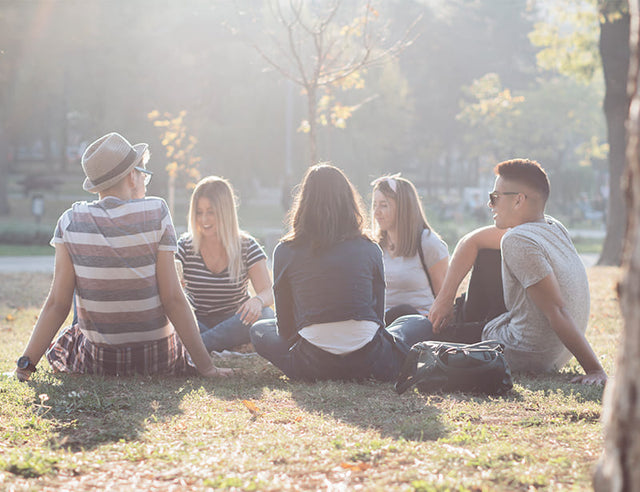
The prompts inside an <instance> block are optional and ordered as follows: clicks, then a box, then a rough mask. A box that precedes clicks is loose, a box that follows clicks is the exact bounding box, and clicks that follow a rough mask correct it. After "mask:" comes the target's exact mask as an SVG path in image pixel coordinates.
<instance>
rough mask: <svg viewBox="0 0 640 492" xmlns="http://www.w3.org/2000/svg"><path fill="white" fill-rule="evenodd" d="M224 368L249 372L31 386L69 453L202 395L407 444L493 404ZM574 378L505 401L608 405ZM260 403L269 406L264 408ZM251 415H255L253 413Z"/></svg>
mask: <svg viewBox="0 0 640 492" xmlns="http://www.w3.org/2000/svg"><path fill="white" fill-rule="evenodd" d="M220 365H231V366H234V367H240V368H242V369H243V370H244V373H243V374H241V375H239V376H235V377H232V378H229V379H225V380H206V379H202V378H198V377H194V378H178V377H174V378H158V377H142V376H139V377H131V378H116V377H101V376H71V375H66V374H51V373H46V372H45V373H41V374H40V375H39V376H38V377H37V378H36V380H35V381H32V382H30V383H28V384H30V385H33V388H34V390H35V392H36V394H47V396H48V400H47V404H48V405H49V406H50V407H51V410H50V411H49V412H48V413H47V414H46V418H49V419H51V421H52V422H53V425H54V428H55V433H54V437H52V438H51V442H50V445H51V446H52V447H54V448H58V447H62V448H65V449H68V450H70V451H79V450H91V449H93V448H96V447H98V446H101V445H103V444H107V443H113V442H120V441H124V442H130V441H135V440H138V439H140V438H141V435H142V434H143V433H144V432H145V431H146V430H147V429H148V428H149V426H150V425H152V424H155V423H157V422H166V421H170V420H171V419H172V418H173V417H175V416H177V415H180V414H182V413H183V410H182V408H181V405H182V403H183V401H184V399H185V398H186V397H188V395H192V394H194V393H198V392H200V393H201V394H203V395H205V398H206V399H205V400H203V401H204V403H203V404H204V405H206V404H207V403H206V401H214V400H221V401H226V402H233V403H235V404H234V405H233V406H231V407H228V409H226V410H225V411H233V412H245V411H246V409H245V408H244V406H243V405H242V404H241V402H242V400H254V401H260V400H262V401H263V402H264V405H267V404H272V405H273V410H271V411H272V412H273V413H274V414H276V413H278V412H287V411H289V410H291V409H293V411H296V408H297V409H300V410H303V411H305V412H308V413H310V414H314V415H317V416H322V417H323V418H330V419H335V420H336V421H339V422H342V423H346V424H349V425H352V426H357V427H359V428H361V429H364V430H373V431H375V432H377V433H379V434H380V436H381V437H387V438H391V439H394V440H406V441H435V440H437V439H440V438H443V437H447V436H448V435H450V433H451V432H452V429H451V428H450V426H451V425H452V424H451V423H450V422H449V421H448V420H447V419H446V415H444V414H443V411H442V410H441V409H440V408H438V406H436V404H434V403H437V402H442V401H443V400H446V399H449V398H452V399H454V400H455V401H469V400H474V401H477V402H480V403H484V402H487V403H489V402H490V401H491V398H490V397H485V396H482V395H469V394H460V393H457V394H454V395H448V394H440V395H436V397H435V399H431V398H430V397H428V396H425V395H421V394H419V393H417V392H415V391H413V392H412V391H410V392H407V393H406V394H404V395H401V396H399V395H397V394H396V393H395V391H394V389H393V385H392V384H390V383H379V382H375V381H364V382H359V383H358V382H336V381H323V382H317V383H303V382H296V381H291V380H289V379H287V378H286V377H284V376H282V375H281V373H280V372H279V371H278V370H277V369H276V368H275V367H273V366H272V365H271V364H269V363H268V362H266V361H264V360H262V359H260V358H259V357H250V358H246V359H243V360H230V361H229V362H228V363H221V364H220ZM569 379H570V377H568V376H567V374H565V373H552V374H549V375H545V376H537V377H534V376H531V375H525V374H516V375H515V378H514V383H515V386H514V389H513V390H512V391H511V392H510V393H509V394H507V395H506V396H505V397H503V398H501V400H502V401H503V402H504V403H506V404H509V402H512V404H513V405H521V404H522V402H523V401H525V400H527V401H528V400H531V399H534V401H535V400H539V401H540V403H541V404H544V405H548V404H550V403H552V402H553V400H554V398H556V399H558V401H559V402H564V403H566V401H567V400H571V401H574V402H575V403H577V404H579V403H583V402H587V401H590V402H595V403H597V404H598V405H599V404H600V403H601V399H602V388H600V387H587V386H580V385H575V384H570V383H569V382H568V380H569ZM207 399H208V400H207ZM286 400H291V401H292V403H293V405H291V404H289V405H288V404H287V403H286ZM258 405H260V406H262V403H258ZM561 409H563V410H562V412H564V413H563V414H562V415H559V417H561V418H562V420H563V421H578V420H586V421H597V420H598V418H599V416H600V415H599V411H597V412H596V411H594V412H591V411H590V410H588V409H586V410H585V409H582V410H581V409H580V408H578V407H576V408H572V407H571V406H567V405H566V404H562V405H560V404H559V411H561ZM205 410H207V409H206V408H203V411H205ZM572 412H573V413H572ZM585 412H586V413H585ZM590 412H591V413H593V414H591V413H590ZM565 414H566V415H565ZM574 414H575V415H574ZM247 418H250V415H249V413H247Z"/></svg>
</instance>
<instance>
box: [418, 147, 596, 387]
mask: <svg viewBox="0 0 640 492" xmlns="http://www.w3.org/2000/svg"><path fill="white" fill-rule="evenodd" d="M495 173H496V175H497V176H496V181H495V186H494V190H493V191H492V192H491V193H489V203H488V205H489V208H491V211H492V212H493V220H494V221H495V226H492V227H483V228H481V229H477V230H475V231H473V232H471V233H469V234H467V235H466V236H465V237H463V238H462V239H461V240H460V241H459V242H458V245H457V246H456V249H455V251H454V253H453V256H452V258H451V264H450V265H449V269H448V271H447V275H446V277H445V280H444V282H443V286H442V288H441V289H440V292H439V293H438V296H437V298H436V300H435V302H434V304H433V306H432V307H431V310H430V311H429V320H430V321H431V324H432V325H433V331H434V332H435V333H436V334H438V335H437V336H436V337H437V338H438V339H442V340H450V341H460V342H465V343H474V342H478V341H480V340H481V339H482V340H488V339H493V340H498V341H500V342H502V343H503V344H504V345H505V357H506V358H507V361H508V363H509V365H510V367H511V369H512V370H515V371H528V372H543V371H549V370H552V369H559V368H560V367H562V366H563V365H564V364H565V363H566V362H567V361H568V360H569V358H570V357H571V355H572V354H573V355H574V356H575V357H576V359H577V360H578V362H579V363H580V365H581V366H582V368H583V369H584V371H585V374H584V375H581V376H576V377H575V378H573V380H572V381H573V382H576V383H583V384H603V383H604V382H605V381H606V380H607V375H606V373H605V372H604V369H603V368H602V366H601V365H600V362H599V360H598V357H597V356H596V354H595V353H594V351H593V349H592V348H591V345H590V344H589V342H588V341H587V339H586V338H585V336H584V333H585V331H586V329H587V323H588V320H589V284H588V281H587V274H586V271H585V268H584V265H583V264H582V260H581V259H580V257H579V256H578V253H577V252H576V249H575V247H574V246H573V243H572V242H571V239H570V237H569V233H568V232H567V230H566V229H565V227H564V226H563V225H562V224H561V223H560V222H559V221H557V220H556V219H554V218H553V217H550V216H548V215H545V213H544V209H545V205H546V202H547V198H548V197H549V178H548V177H547V174H546V172H545V171H544V169H542V167H541V166H540V164H538V163H537V162H535V161H531V160H528V159H512V160H509V161H505V162H501V163H500V164H498V165H497V166H496V168H495ZM483 251H487V252H491V251H494V252H496V253H498V254H500V253H501V258H502V261H501V267H502V268H501V269H502V293H503V295H504V299H503V300H504V305H503V309H504V308H505V307H506V311H505V312H503V313H502V314H499V315H497V314H498V313H496V312H495V311H494V312H493V314H492V315H493V316H495V317H493V318H492V319H489V320H488V321H486V320H484V321H481V322H477V323H464V324H460V323H455V322H454V323H452V324H451V325H450V322H451V320H452V317H453V312H454V309H453V300H454V298H455V295H456V292H457V289H458V287H459V285H460V283H461V282H462V280H463V279H464V277H465V276H466V274H467V273H468V272H469V270H470V269H471V267H472V266H473V267H474V272H473V273H472V279H471V281H470V289H469V292H468V294H471V290H472V289H471V287H475V289H476V291H483V290H487V285H480V286H479V284H482V283H483V281H482V280H480V281H479V284H478V283H476V285H475V286H474V285H473V284H474V278H473V277H474V276H475V274H476V270H477V269H478V268H477V267H478V266H479V264H478V261H480V260H481V259H482V256H481V255H480V253H481V252H483ZM484 257H487V256H486V255H485V256H484ZM488 257H489V258H493V256H492V255H489V256H488ZM474 264H475V266H474ZM496 265H498V264H497V263H496ZM484 266H486V265H484ZM494 269H495V267H494ZM496 275H497V272H495V274H493V273H491V274H490V275H489V277H495V276H496ZM484 278H485V279H486V278H487V276H485V277H484ZM489 283H490V284H491V283H494V282H489ZM469 301H471V299H470V298H468V299H467V300H466V302H469Z"/></svg>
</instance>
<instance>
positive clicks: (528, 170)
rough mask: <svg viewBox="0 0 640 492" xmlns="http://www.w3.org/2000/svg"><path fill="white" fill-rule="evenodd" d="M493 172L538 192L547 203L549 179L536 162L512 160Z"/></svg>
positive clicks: (503, 163) (500, 165)
mask: <svg viewBox="0 0 640 492" xmlns="http://www.w3.org/2000/svg"><path fill="white" fill-rule="evenodd" d="M493 171H494V172H495V173H496V175H498V176H500V177H502V178H504V179H506V180H509V181H516V182H518V183H523V184H525V185H527V186H530V187H531V188H533V189H535V190H537V191H538V192H539V193H540V194H541V195H542V199H543V200H544V201H545V202H546V201H547V198H549V177H548V176H547V173H546V172H545V170H544V169H542V166H541V165H540V164H539V163H537V162H536V161H532V160H529V159H510V160H508V161H503V162H501V163H499V164H498V165H496V167H495V168H494V169H493Z"/></svg>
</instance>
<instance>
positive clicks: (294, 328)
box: [251, 164, 431, 381]
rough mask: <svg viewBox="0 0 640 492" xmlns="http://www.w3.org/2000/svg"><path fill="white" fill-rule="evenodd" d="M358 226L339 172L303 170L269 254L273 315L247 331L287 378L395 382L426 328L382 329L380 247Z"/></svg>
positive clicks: (353, 200)
mask: <svg viewBox="0 0 640 492" xmlns="http://www.w3.org/2000/svg"><path fill="white" fill-rule="evenodd" d="M365 223H366V218H365V214H364V212H363V208H362V204H361V199H360V196H359V195H358V193H357V191H356V190H355V188H354V187H353V185H352V184H351V183H350V182H349V180H348V179H347V177H346V176H345V175H344V173H343V172H342V171H341V170H340V169H338V168H337V167H334V166H332V165H330V164H318V165H316V166H312V167H311V168H309V170H308V171H307V173H306V175H305V177H304V179H303V181H302V183H301V186H300V189H299V193H298V195H297V197H296V200H295V203H294V205H293V209H292V211H291V214H290V231H289V233H288V234H287V235H285V237H284V238H283V239H282V241H281V242H280V243H279V244H278V246H276V249H275V251H274V253H273V274H274V294H275V302H276V318H277V319H276V320H275V321H274V320H263V321H259V322H258V323H256V324H255V325H254V326H253V327H252V329H251V341H252V343H253V345H254V347H255V349H256V351H257V352H258V354H260V355H261V356H263V357H265V358H266V359H268V360H270V361H271V362H272V363H273V364H274V365H276V366H277V367H278V368H280V369H281V370H282V371H283V372H284V373H285V374H286V375H287V376H289V377H291V378H293V379H302V380H311V381H312V380H320V379H343V380H344V379H364V378H375V379H378V380H383V381H390V380H394V379H395V378H396V376H397V374H398V371H399V369H400V366H401V364H402V362H403V361H404V357H405V355H406V353H407V352H408V350H409V348H410V347H411V345H413V344H414V343H416V342H418V341H420V340H423V339H424V337H426V336H427V335H428V334H429V333H430V332H431V329H430V324H429V321H428V320H427V319H426V318H424V317H422V316H412V317H405V318H402V320H399V321H398V322H397V323H396V324H394V325H392V326H390V327H389V329H388V330H386V329H385V328H384V321H383V314H384V267H383V264H382V252H381V251H380V248H379V247H378V246H377V245H376V244H375V243H374V242H373V241H372V240H371V239H370V238H369V237H368V236H367V235H366V234H365V233H364V226H365Z"/></svg>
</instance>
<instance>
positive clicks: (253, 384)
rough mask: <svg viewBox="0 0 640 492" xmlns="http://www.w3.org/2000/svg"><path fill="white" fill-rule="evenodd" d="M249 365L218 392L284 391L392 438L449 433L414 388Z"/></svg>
mask: <svg viewBox="0 0 640 492" xmlns="http://www.w3.org/2000/svg"><path fill="white" fill-rule="evenodd" d="M250 365H251V366H252V367H251V373H249V372H248V371H247V373H246V374H245V375H244V376H242V377H241V378H239V379H236V380H235V381H233V380H230V381H228V382H225V383H224V384H223V385H221V386H219V387H216V388H215V394H216V396H217V397H218V398H225V399H228V400H261V399H263V398H264V397H265V394H266V395H268V394H270V393H273V392H284V393H286V395H287V397H289V395H290V398H291V399H292V400H293V402H295V406H296V407H297V408H299V409H301V410H303V411H305V412H308V413H312V414H314V415H321V416H323V417H325V418H331V419H335V420H337V421H340V422H343V423H346V424H349V425H353V426H357V427H359V428H362V429H365V430H368V429H371V430H375V431H377V432H379V433H380V435H381V436H382V437H390V438H392V439H404V440H407V441H431V440H437V439H439V438H440V437H443V436H445V435H446V434H447V432H448V430H447V426H446V424H445V423H444V422H443V421H442V416H441V412H440V410H439V409H438V408H436V407H435V406H433V405H429V404H427V403H426V401H425V398H424V397H423V396H421V395H419V394H417V393H407V394H406V395H403V396H398V395H397V394H396V392H395V390H394V388H393V385H392V384H390V383H380V382H376V381H363V382H340V381H319V382H316V383H307V382H298V381H291V380H289V379H288V378H286V377H285V376H283V375H282V373H280V371H279V370H278V369H276V368H275V367H274V366H272V365H271V364H270V363H268V362H266V361H264V360H260V359H257V360H254V361H253V362H252V363H250ZM258 405H260V404H258Z"/></svg>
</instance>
